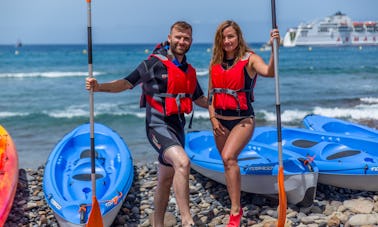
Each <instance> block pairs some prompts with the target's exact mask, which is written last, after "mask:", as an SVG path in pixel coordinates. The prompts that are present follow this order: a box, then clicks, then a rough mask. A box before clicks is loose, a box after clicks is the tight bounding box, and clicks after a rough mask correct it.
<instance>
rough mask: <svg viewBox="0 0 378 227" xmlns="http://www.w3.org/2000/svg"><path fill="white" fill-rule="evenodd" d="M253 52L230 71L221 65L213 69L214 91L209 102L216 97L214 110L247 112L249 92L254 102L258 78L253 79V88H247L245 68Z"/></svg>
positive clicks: (247, 54)
mask: <svg viewBox="0 0 378 227" xmlns="http://www.w3.org/2000/svg"><path fill="white" fill-rule="evenodd" d="M251 54H253V52H248V53H246V54H245V55H244V56H243V58H241V59H240V60H239V61H238V62H237V63H236V64H235V65H233V66H232V67H231V68H230V69H227V70H226V69H224V68H223V67H222V65H221V64H217V65H213V66H212V68H211V82H212V86H213V89H212V90H211V91H210V97H209V101H210V102H211V100H212V98H213V97H214V103H213V104H214V108H215V109H221V110H238V111H240V110H247V109H248V105H247V100H248V99H247V92H248V93H250V95H251V100H252V101H253V87H254V85H255V83H256V77H257V75H256V76H255V78H254V79H253V84H252V85H251V88H249V89H246V88H245V77H244V76H245V75H244V67H245V66H246V65H247V64H248V61H249V57H250V56H251Z"/></svg>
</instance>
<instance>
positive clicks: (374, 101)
mask: <svg viewBox="0 0 378 227" xmlns="http://www.w3.org/2000/svg"><path fill="white" fill-rule="evenodd" d="M360 100H361V102H363V103H369V104H378V98H376V97H366V98H361V99H360Z"/></svg>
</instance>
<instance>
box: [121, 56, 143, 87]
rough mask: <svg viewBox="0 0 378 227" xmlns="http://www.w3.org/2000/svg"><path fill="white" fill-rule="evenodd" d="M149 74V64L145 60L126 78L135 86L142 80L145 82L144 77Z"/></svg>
mask: <svg viewBox="0 0 378 227" xmlns="http://www.w3.org/2000/svg"><path fill="white" fill-rule="evenodd" d="M146 74H148V69H147V64H146V61H143V62H142V63H140V64H139V65H138V67H137V68H136V69H135V70H134V71H132V72H131V73H130V74H129V75H128V76H126V77H125V78H124V79H125V80H127V81H129V82H130V84H132V85H133V86H134V87H135V86H136V85H138V84H140V83H141V82H143V77H144V76H145V75H146Z"/></svg>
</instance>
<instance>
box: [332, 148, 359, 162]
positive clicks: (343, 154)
mask: <svg viewBox="0 0 378 227" xmlns="http://www.w3.org/2000/svg"><path fill="white" fill-rule="evenodd" d="M360 153H361V151H358V150H345V151H341V152H337V153H335V154H333V155H330V156H328V157H327V160H334V159H339V158H345V157H350V156H354V155H357V154H360Z"/></svg>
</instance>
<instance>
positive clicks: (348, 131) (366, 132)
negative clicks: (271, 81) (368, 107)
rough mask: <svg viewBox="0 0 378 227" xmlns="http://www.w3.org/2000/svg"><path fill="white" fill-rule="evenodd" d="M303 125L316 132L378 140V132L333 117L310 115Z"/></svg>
mask: <svg viewBox="0 0 378 227" xmlns="http://www.w3.org/2000/svg"><path fill="white" fill-rule="evenodd" d="M303 124H304V125H305V126H306V128H308V129H311V130H314V131H320V132H334V133H341V134H345V135H350V136H357V137H368V138H371V139H376V140H378V130H376V129H373V128H370V127H367V126H364V125H361V124H357V123H353V122H348V121H343V120H340V119H336V118H332V117H326V116H322V115H316V114H310V115H307V116H306V117H305V118H304V119H303Z"/></svg>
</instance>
